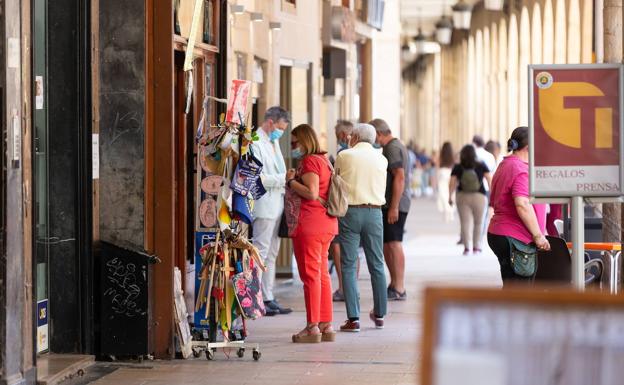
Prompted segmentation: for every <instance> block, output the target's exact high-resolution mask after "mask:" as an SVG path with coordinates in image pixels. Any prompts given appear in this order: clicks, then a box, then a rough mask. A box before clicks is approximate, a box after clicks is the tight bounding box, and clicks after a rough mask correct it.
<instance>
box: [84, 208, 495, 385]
mask: <svg viewBox="0 0 624 385" xmlns="http://www.w3.org/2000/svg"><path fill="white" fill-rule="evenodd" d="M458 234H459V224H458V222H457V221H456V222H454V223H450V224H445V223H443V222H442V216H441V214H440V213H438V212H437V211H436V209H435V204H434V201H432V200H431V199H427V198H420V199H417V200H414V201H413V205H412V210H411V212H410V215H409V217H408V223H407V234H406V241H405V244H404V247H405V251H406V259H407V261H406V262H407V263H406V271H407V272H406V281H407V291H408V299H407V301H404V302H391V303H390V304H389V311H390V314H389V315H388V316H387V318H386V328H385V329H383V330H376V329H374V327H373V325H372V323H371V322H370V320H369V319H368V317H367V313H368V311H367V309H370V308H372V293H371V288H370V279H369V276H368V272H367V271H366V267H365V266H366V265H365V264H364V263H363V264H362V274H361V276H360V282H359V283H360V288H361V303H362V312H363V314H362V331H361V332H360V333H339V334H338V336H337V339H336V342H334V343H321V344H293V343H292V342H290V336H291V334H292V333H294V332H296V331H298V330H300V329H301V328H302V327H303V326H304V324H305V307H304V303H303V290H302V286H301V283H300V282H299V281H298V280H297V279H295V280H294V281H295V282H294V283H292V282H291V283H282V284H281V285H280V287H279V290H278V292H277V297H278V298H279V299H280V301H281V303H282V304H283V305H285V306H290V307H292V308H293V309H294V310H295V311H294V312H293V313H292V314H290V315H282V316H276V317H265V318H263V319H260V320H257V321H253V322H249V323H248V327H249V334H250V336H249V337H248V342H258V343H260V345H261V350H262V358H261V359H260V361H258V362H255V361H253V360H252V358H251V354H249V353H250V352H247V354H246V355H245V357H244V358H242V359H240V358H237V357H236V354H235V353H236V352H235V351H231V352H230V358H229V359H228V358H227V357H226V355H225V354H224V353H223V352H222V351H218V352H217V355H216V359H215V361H207V360H206V359H205V358H204V356H203V355H202V358H197V359H190V360H174V361H153V362H145V363H143V364H140V365H125V366H120V367H119V369H117V370H115V371H114V372H112V373H110V374H108V375H105V376H104V377H102V378H100V379H99V380H97V381H95V382H94V383H95V384H99V385H131V384H132V385H139V384H141V385H165V384H218V385H228V384H232V385H233V384H236V385H243V384H255V385H263V384H271V385H280V384H298V385H312V384H344V385H348V384H361V385H366V384H395V385H399V384H417V383H418V372H419V364H420V363H419V356H420V352H419V348H420V347H419V335H420V333H421V313H422V309H421V305H422V294H421V290H422V289H423V287H424V286H426V285H427V284H428V283H433V284H442V283H443V284H455V285H458V284H459V285H474V284H476V285H500V284H501V282H500V276H499V274H498V263H497V261H496V257H495V256H494V255H493V254H492V253H491V251H490V250H489V248H488V247H487V245H484V247H483V248H484V250H486V251H485V252H484V253H483V254H481V255H478V256H462V255H461V252H462V251H463V248H462V247H461V246H458V245H456V244H455V243H456V241H457V239H458ZM334 279H335V277H334ZM334 282H335V281H334ZM334 306H335V309H334V317H335V318H334V321H335V323H334V324H335V327H336V329H337V328H338V327H339V325H340V323H341V322H342V321H343V320H344V319H345V317H346V315H345V308H344V303H342V302H338V303H336V302H335V303H334ZM98 365H99V366H105V367H106V368H108V369H112V367H114V365H113V364H106V363H100V364H98ZM103 369H104V368H100V370H103Z"/></svg>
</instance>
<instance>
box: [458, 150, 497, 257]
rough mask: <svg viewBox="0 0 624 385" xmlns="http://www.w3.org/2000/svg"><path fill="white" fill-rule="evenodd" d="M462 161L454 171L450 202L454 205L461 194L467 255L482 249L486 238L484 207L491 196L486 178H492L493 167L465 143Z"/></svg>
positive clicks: (462, 234)
mask: <svg viewBox="0 0 624 385" xmlns="http://www.w3.org/2000/svg"><path fill="white" fill-rule="evenodd" d="M459 158H460V162H459V163H458V164H456V165H455V167H453V170H452V171H451V180H450V182H449V204H450V205H453V203H454V201H455V200H454V199H453V197H454V195H456V196H457V199H456V201H457V211H458V212H459V220H460V226H461V239H462V242H463V243H464V255H468V254H470V250H471V249H472V252H473V253H475V254H478V253H480V252H481V250H482V249H481V240H482V239H483V237H482V234H483V220H484V215H483V213H484V211H485V210H486V208H487V198H486V193H485V186H484V183H483V180H484V179H485V180H487V181H488V183H491V182H492V178H491V176H490V172H489V169H488V168H487V166H486V165H485V163H483V162H480V161H479V160H478V159H477V156H476V152H475V148H474V147H473V146H471V145H465V146H464V147H463V148H462V150H461V152H460V155H459Z"/></svg>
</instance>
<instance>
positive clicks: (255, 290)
mask: <svg viewBox="0 0 624 385" xmlns="http://www.w3.org/2000/svg"><path fill="white" fill-rule="evenodd" d="M242 254H243V263H242V264H243V271H242V272H240V273H238V274H235V275H234V276H233V277H232V286H233V287H234V295H235V296H236V300H237V301H238V305H239V307H240V310H241V313H242V315H243V317H245V318H247V319H252V320H254V319H257V318H260V317H262V316H263V315H265V314H266V309H265V308H264V301H263V298H262V290H261V284H260V272H259V270H260V269H259V268H258V267H257V266H254V267H250V262H249V259H250V258H249V253H248V252H247V250H244V251H243V253H242Z"/></svg>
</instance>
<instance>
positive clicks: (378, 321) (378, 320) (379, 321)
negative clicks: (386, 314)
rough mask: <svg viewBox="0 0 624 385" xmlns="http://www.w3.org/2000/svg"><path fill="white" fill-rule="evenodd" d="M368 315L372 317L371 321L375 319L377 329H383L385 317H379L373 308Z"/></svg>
mask: <svg viewBox="0 0 624 385" xmlns="http://www.w3.org/2000/svg"><path fill="white" fill-rule="evenodd" d="M368 316H369V317H370V319H371V321H373V323H374V324H375V328H376V329H383V328H384V319H383V317H381V318H378V317H375V313H374V312H373V311H372V310H371V312H370V313H368Z"/></svg>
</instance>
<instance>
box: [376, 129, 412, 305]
mask: <svg viewBox="0 0 624 385" xmlns="http://www.w3.org/2000/svg"><path fill="white" fill-rule="evenodd" d="M370 124H371V125H372V126H373V127H375V131H376V142H377V143H378V144H379V145H381V146H382V148H383V156H384V157H385V158H386V159H387V160H388V168H387V172H386V193H385V199H386V204H385V205H384V207H383V212H382V213H383V228H384V229H383V234H384V235H383V242H384V258H385V260H386V265H387V266H388V271H389V272H390V285H389V286H388V288H387V294H388V300H391V301H402V300H405V299H406V298H407V292H406V291H405V253H404V252H403V234H404V233H405V221H406V220H407V214H408V212H409V208H410V203H411V197H410V193H409V186H408V185H407V183H406V177H405V172H406V170H407V169H408V168H409V154H408V152H407V148H406V147H405V145H404V144H403V143H401V141H400V140H399V139H397V138H395V137H393V136H392V131H391V130H390V127H389V126H388V123H386V122H385V121H384V120H383V119H374V120H372V121H371V122H370Z"/></svg>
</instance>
